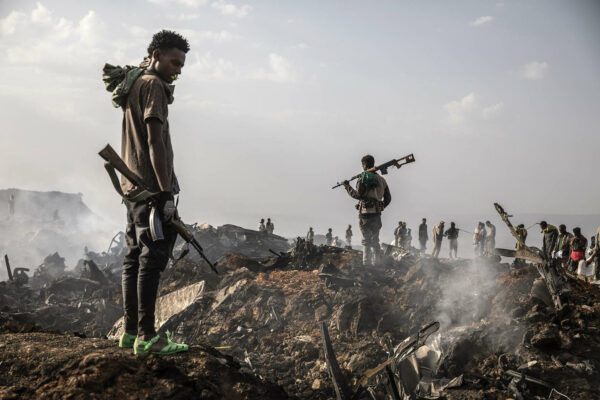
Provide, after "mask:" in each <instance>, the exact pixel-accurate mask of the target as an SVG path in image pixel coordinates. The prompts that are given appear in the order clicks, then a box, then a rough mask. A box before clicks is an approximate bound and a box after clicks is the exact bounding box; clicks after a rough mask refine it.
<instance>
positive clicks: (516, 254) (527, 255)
mask: <svg viewBox="0 0 600 400" xmlns="http://www.w3.org/2000/svg"><path fill="white" fill-rule="evenodd" d="M495 252H496V254H497V255H499V256H502V257H513V258H519V259H522V260H527V261H531V262H534V263H543V262H544V260H543V259H542V258H541V257H540V256H539V255H538V254H537V253H535V252H532V251H529V250H528V249H519V250H511V249H500V248H496V249H495Z"/></svg>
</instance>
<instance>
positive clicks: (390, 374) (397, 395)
mask: <svg viewBox="0 0 600 400" xmlns="http://www.w3.org/2000/svg"><path fill="white" fill-rule="evenodd" d="M385 373H386V374H387V378H388V385H389V387H390V392H392V398H393V399H394V400H402V398H401V397H400V392H398V385H397V384H396V378H395V377H394V373H393V372H392V369H391V368H390V366H389V365H387V366H386V367H385Z"/></svg>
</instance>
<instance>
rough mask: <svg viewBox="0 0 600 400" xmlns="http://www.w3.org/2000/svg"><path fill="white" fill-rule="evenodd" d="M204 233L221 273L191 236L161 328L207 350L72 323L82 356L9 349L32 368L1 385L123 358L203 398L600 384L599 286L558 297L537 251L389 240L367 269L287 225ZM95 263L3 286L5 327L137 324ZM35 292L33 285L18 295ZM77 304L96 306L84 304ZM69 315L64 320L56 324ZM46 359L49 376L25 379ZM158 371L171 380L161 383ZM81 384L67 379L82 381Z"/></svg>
mask: <svg viewBox="0 0 600 400" xmlns="http://www.w3.org/2000/svg"><path fill="white" fill-rule="evenodd" d="M195 234H196V237H197V239H198V241H199V242H200V243H201V244H202V245H203V246H204V248H205V251H206V253H207V255H208V256H209V258H211V259H218V270H219V275H216V274H214V273H213V272H212V271H211V270H210V269H209V268H208V266H207V265H204V262H203V261H200V260H199V259H198V258H197V257H196V255H195V254H194V251H193V250H192V251H189V252H187V251H186V249H185V246H184V245H183V244H181V243H180V244H178V246H177V248H176V252H175V258H176V260H177V261H175V262H173V263H172V265H171V266H170V267H169V268H168V269H167V270H166V271H165V273H164V275H163V278H162V281H161V287H160V289H159V290H160V293H159V294H160V295H161V297H160V298H159V300H158V302H157V328H159V330H160V331H166V330H170V331H171V332H173V335H174V338H175V340H176V341H177V340H181V341H183V342H186V343H189V344H191V345H193V346H195V347H193V349H195V350H193V351H192V352H191V354H189V355H185V354H184V355H179V356H175V357H171V358H169V357H167V358H165V359H159V358H156V357H150V358H148V359H142V360H139V359H134V358H132V357H130V356H124V355H122V353H118V351H117V350H116V349H115V348H114V347H115V345H114V342H110V341H106V340H100V339H77V338H74V337H72V336H60V335H57V336H52V339H51V340H49V345H52V346H58V347H60V348H61V350H62V351H65V352H67V353H68V352H69V351H71V350H69V349H70V348H71V347H73V346H75V345H74V344H73V343H80V345H79V346H80V347H78V348H79V350H77V351H79V353H77V352H75V354H74V356H73V357H71V360H72V361H71V362H70V363H67V362H66V361H65V362H61V363H60V368H58V367H57V366H56V365H55V364H51V365H46V366H45V367H41V366H37V364H35V363H36V362H38V361H39V360H34V359H33V358H32V357H33V356H31V355H23V354H21V355H19V357H21V358H20V360H21V361H19V364H18V365H17V361H16V359H17V356H16V355H15V354H13V355H12V356H11V357H13V358H7V357H8V356H6V355H2V356H1V357H3V358H0V362H1V363H3V366H5V365H8V366H9V368H10V369H11V371H21V372H19V374H21V375H19V374H17V375H15V376H19V377H20V378H18V379H20V380H18V379H17V378H2V379H4V380H3V381H1V382H0V390H8V389H2V387H5V388H6V387H9V388H10V390H11V391H13V392H15V393H17V392H18V390H23V393H28V394H33V393H36V391H39V390H41V388H43V387H45V388H47V389H44V390H50V389H48V388H50V386H52V388H53V389H52V390H59V386H58V385H57V384H54V383H51V382H54V381H56V379H57V377H58V376H60V377H61V378H60V379H62V381H61V382H74V381H77V379H76V378H75V377H77V376H79V375H81V374H83V373H88V372H86V371H88V369H86V368H89V369H90V371H96V372H90V376H91V377H95V376H96V375H94V374H100V373H101V372H98V371H100V370H102V368H100V366H101V365H107V368H108V369H109V370H111V371H122V370H125V371H130V372H127V373H129V375H127V373H126V375H125V376H126V377H125V378H123V379H132V376H133V375H135V373H134V372H133V371H134V370H136V368H138V369H140V370H142V371H146V372H144V374H145V375H144V376H145V377H146V379H148V382H147V384H148V385H155V386H156V387H160V388H170V389H169V390H174V391H173V392H169V393H170V395H173V396H175V394H177V395H180V394H179V393H182V394H181V396H184V395H183V394H185V395H188V397H189V396H191V397H193V396H192V395H191V393H203V392H202V390H208V391H209V392H206V393H212V394H214V395H215V396H217V395H223V393H224V392H223V391H221V392H219V391H218V390H217V389H215V387H216V386H219V385H218V384H215V385H214V387H213V386H210V385H211V382H217V381H219V380H220V379H228V380H227V381H223V382H221V383H220V384H221V386H219V387H221V388H232V387H233V388H237V389H231V390H234V391H235V393H234V392H232V393H234V395H231V397H228V396H225V398H244V396H246V398H265V399H271V398H285V394H284V391H285V393H287V394H288V395H289V396H291V397H293V398H297V399H331V398H336V397H337V398H338V399H350V398H355V399H359V398H365V399H384V398H393V399H401V398H409V397H411V398H429V399H432V398H447V399H498V400H499V399H507V398H514V399H536V398H537V399H548V398H554V399H565V398H568V399H571V400H575V399H590V398H597V397H600V384H599V383H598V382H600V372H599V371H600V302H599V300H600V288H598V287H597V286H594V285H590V284H587V283H585V282H582V281H578V280H576V279H571V278H568V279H570V281H569V285H570V295H569V298H568V300H566V301H565V305H564V307H562V308H560V310H557V309H556V308H555V307H554V305H553V304H552V302H551V301H547V300H545V299H544V298H543V296H539V295H538V294H537V290H538V289H536V286H535V285H534V281H535V280H536V279H537V278H538V277H539V273H538V270H537V268H536V267H535V266H534V265H533V264H525V265H522V266H521V267H520V268H519V269H513V268H511V267H510V265H509V264H506V263H501V262H500V261H499V259H498V257H490V258H486V257H481V258H477V259H474V260H437V259H432V258H429V257H427V256H422V255H420V254H419V253H418V252H417V251H415V250H414V249H410V250H402V249H399V248H396V247H394V246H386V247H385V255H384V256H383V258H382V260H381V263H380V265H379V266H377V267H363V266H362V264H361V253H360V252H358V251H355V250H351V249H342V248H336V247H330V246H315V245H312V244H311V243H307V242H306V241H304V240H303V239H301V238H299V239H297V240H296V241H295V243H294V246H293V247H292V248H291V249H289V246H290V245H289V242H288V241H287V240H286V239H284V238H280V237H277V236H265V235H263V234H260V233H258V232H256V231H248V230H245V229H242V228H237V227H233V226H230V225H226V226H224V227H219V228H216V229H215V228H212V227H210V226H208V225H205V226H201V227H197V228H195ZM90 265H92V264H91V263H89V262H88V263H87V268H88V270H87V275H86V276H85V277H66V278H64V277H63V278H60V279H59V280H55V281H53V282H52V283H51V284H49V285H47V286H46V287H42V288H41V289H40V290H39V291H33V290H31V289H28V288H27V287H20V288H18V289H17V288H16V285H15V284H12V283H0V296H4V297H2V299H5V298H17V301H13V303H11V304H12V305H8V306H7V305H5V304H8V303H5V302H3V303H2V304H3V306H2V307H3V309H2V310H0V312H2V313H1V314H0V330H2V329H4V330H10V331H14V330H15V328H14V327H15V326H16V327H20V328H19V329H21V330H24V331H31V330H35V328H34V327H33V324H34V323H36V324H38V325H41V326H42V327H44V328H51V329H56V330H59V331H63V332H74V331H80V332H82V333H84V334H85V335H87V336H94V337H101V336H102V335H105V334H106V335H107V336H108V338H109V339H113V340H114V339H115V338H116V337H118V335H119V334H120V332H121V329H122V327H121V323H120V322H119V321H117V320H118V318H119V317H120V292H119V291H120V286H119V282H118V280H119V276H118V275H115V276H116V278H113V277H111V276H110V275H108V274H107V273H106V270H103V267H104V266H103V265H96V267H97V268H94V267H93V266H92V267H90ZM94 265H95V264H94ZM99 271H100V272H99ZM98 273H100V275H98ZM100 276H103V277H104V278H105V281H103V282H100V281H102V280H103V279H102V278H101V277H100ZM90 282H93V283H90ZM20 290H22V291H24V293H27V294H26V295H22V296H21V297H16V296H18V294H16V293H17V292H18V291H20ZM532 291H533V295H532ZM24 298H29V299H30V300H26V301H22V300H21V299H24ZM28 301H29V302H30V303H31V304H30V305H28V304H29V303H28ZM102 301H104V304H105V305H104V307H105V309H101V308H100V306H99V304H101V302H102ZM40 302H42V303H43V304H45V307H47V308H42V310H43V311H39V312H38V311H31V310H29V311H28V310H27V307H30V306H31V307H32V308H34V307H39V304H40ZM46 303H48V304H46ZM80 305H81V306H80ZM92 305H93V307H95V308H93V309H92V308H91V307H92ZM19 307H21V309H19ZM75 307H80V308H78V309H79V310H81V308H82V307H83V308H85V307H88V308H87V310H88V311H85V312H76V311H75V310H73V312H72V311H70V310H71V308H75ZM113 311H114V313H113ZM27 312H29V313H30V315H27ZM58 313H61V314H60V318H58ZM84 314H85V315H89V316H90V318H91V320H85V319H83V318H82V315H84ZM23 315H27V318H25V317H24V316H23ZM61 319H62V320H63V321H64V325H61V324H62V323H63V322H58V321H54V322H53V321H52V320H61ZM92 320H93V322H92ZM108 320H111V321H110V323H107V321H108ZM80 321H84V323H83V329H80V328H79V325H78V323H80ZM24 323H29V325H27V324H24ZM113 323H114V325H113ZM19 324H20V325H19ZM52 324H55V325H52ZM67 326H68V327H70V328H71V329H68V328H67ZM111 326H112V328H111ZM10 327H13V328H10ZM73 327H77V329H74V328H73ZM92 327H93V329H91V328H92ZM42 335H44V334H42V333H28V334H19V335H17V334H14V333H10V334H3V336H5V337H4V338H3V340H2V342H3V343H8V341H9V340H11V341H16V340H19V338H20V340H22V341H23V342H24V343H29V344H28V345H30V346H37V344H36V343H38V342H39V341H41V340H42V337H43V336H42ZM80 336H83V335H80ZM86 340H87V341H90V342H85V341H86ZM78 341H79V342H78ZM63 342H64V343H63ZM67 342H68V343H67ZM11 343H12V342H11ZM86 343H87V344H86ZM85 346H88V347H89V346H93V347H96V349H95V350H94V353H98V354H95V355H94V357H92V359H93V360H91V359H87V358H86V357H85V354H86V352H84V350H83V348H84V347H85ZM75 347H77V346H75ZM7 348H8V345H7ZM212 348H214V349H217V350H214V349H212ZM198 351H199V352H201V353H202V354H203V356H202V357H204V358H202V360H199V359H198V358H197V357H199V356H198ZM89 352H90V351H89V348H88V350H87V353H89ZM33 353H35V352H33ZM205 358H209V359H210V360H212V361H210V362H214V361H215V360H219V359H225V360H228V361H226V362H225V363H224V364H223V365H224V367H222V368H225V370H226V371H230V372H227V374H222V375H217V374H216V373H215V372H214V371H209V370H210V368H206V367H205V366H206V365H208V364H210V362H209V361H206V360H205ZM86 360H87V361H86ZM233 360H237V361H235V362H234V361H233ZM30 362H31V363H32V364H31V365H29V363H30ZM40 362H41V363H42V365H44V361H40ZM236 362H237V363H239V364H235V363H236ZM217 363H218V361H217ZM234 364H235V367H234V366H233V365H234ZM28 365H29V366H28ZM215 365H216V364H215ZM36 366H37V367H36ZM34 367H35V368H38V369H37V371H38V372H36V373H37V374H38V375H39V377H38V378H37V379H38V380H35V381H34V380H32V379H29V378H27V379H29V380H27V379H26V378H24V377H23V376H24V374H25V372H31V371H32V370H33V368H34ZM43 368H46V369H43ZM61 368H62V370H61ZM65 368H66V369H65ZM203 368H204V369H203ZM42 369H43V370H42ZM50 369H52V370H53V372H49V371H50ZM55 370H56V371H62V372H59V373H58V372H56V371H55ZM157 371H166V376H167V377H166V378H162V379H163V381H161V380H160V379H161V378H160V377H159V376H160V374H158V372H157ZM120 373H121V372H115V374H120ZM44 374H47V375H48V377H47V379H46V380H44V378H43V377H44V376H45V375H44ZM9 375H10V374H9ZM114 376H116V375H113V378H114ZM178 377H184V378H181V380H178V379H179V378H178ZM200 377H202V379H199V378H200ZM113 378H110V379H113ZM11 379H13V380H11ZM15 379H16V380H15ZM90 379H91V378H90ZM110 379H108V378H105V377H103V376H101V377H97V380H98V381H99V382H103V383H102V384H103V385H106V386H107V388H108V389H107V390H109V391H110V390H117V388H116V386H117V384H116V383H114V382H113V383H109V381H110ZM169 379H174V380H178V382H179V383H175V382H174V381H172V380H171V381H169ZM230 379H240V382H241V383H240V385H237V386H236V382H233V381H231V380H230ZM91 380H93V379H91ZM165 380H166V381H165ZM111 382H112V381H111ZM267 382H268V383H267ZM86 384H87V383H80V384H79V385H83V386H80V387H88V386H85V385H86ZM90 384H91V383H90ZM19 385H20V386H19ZM44 385H45V386H44ZM48 385H50V386H48ZM73 385H74V386H68V385H67V387H72V388H73V389H72V390H75V389H74V387H75V386H77V385H75V384H73ZM161 385H162V386H161ZM244 385H246V386H244ZM17 387H20V388H21V389H16V388H17ZM261 387H262V388H263V389H260V388H261ZM244 388H246V389H247V392H243V390H246V389H244ZM267 388H268V389H267ZM61 390H62V389H61ZM65 390H66V389H65ZM69 390H71V389H69ZM161 390H162V389H161ZM165 390H167V389H165ZM193 390H196V391H195V392H194V391H193ZM223 390H230V389H223ZM260 390H263V391H262V392H260ZM265 390H267V391H266V392H265ZM186 391H187V392H186ZM0 393H2V392H0ZM7 393H8V392H7ZM11 393H12V392H11ZM57 393H58V392H57ZM62 393H67V392H62ZM111 393H112V392H111ZM114 393H116V394H115V396H118V395H119V394H118V392H114ZM140 393H142V392H140ZM164 393H167V392H164ZM242 393H246V394H242ZM170 395H167V394H165V396H163V397H169V396H170ZM196 396H197V395H196ZM260 396H263V397H260ZM278 396H279V397H278ZM386 396H387V397H386ZM390 396H391V397H390ZM549 396H552V397H549ZM59 397H60V396H59ZM123 397H127V396H123ZM140 397H143V396H140ZM158 397H161V396H158ZM206 397H207V398H211V397H210V396H208V395H207V396H206ZM182 398H183V397H182Z"/></svg>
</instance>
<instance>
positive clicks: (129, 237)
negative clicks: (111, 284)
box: [119, 30, 189, 354]
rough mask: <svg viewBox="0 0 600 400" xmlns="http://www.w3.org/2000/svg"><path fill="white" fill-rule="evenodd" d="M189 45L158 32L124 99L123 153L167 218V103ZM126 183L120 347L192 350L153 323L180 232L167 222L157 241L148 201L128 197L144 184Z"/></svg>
mask: <svg viewBox="0 0 600 400" xmlns="http://www.w3.org/2000/svg"><path fill="white" fill-rule="evenodd" d="M188 51H189V44H188V42H187V40H186V39H184V38H183V37H182V36H180V35H179V34H177V33H175V32H172V31H167V30H163V31H160V32H158V33H157V34H155V35H154V36H153V38H152V42H151V43H150V46H149V47H148V57H149V58H150V61H149V65H148V66H147V67H146V69H145V70H144V71H143V72H142V73H141V75H140V76H139V77H138V78H137V80H136V81H135V82H134V83H133V85H132V87H131V89H130V91H129V95H128V96H127V99H126V100H125V101H124V103H123V104H122V108H123V133H122V141H121V152H122V158H123V160H124V161H125V163H126V164H127V166H128V167H129V168H130V169H131V170H132V171H133V172H135V173H136V174H138V175H139V177H140V178H142V180H143V181H145V182H146V183H147V184H149V185H150V186H151V189H152V191H153V192H159V193H158V194H157V195H156V198H155V199H154V207H156V210H157V211H158V212H159V213H160V216H161V219H162V221H164V222H168V221H170V220H171V219H172V218H174V216H175V214H176V211H177V208H176V206H175V203H174V195H175V194H177V193H179V185H178V182H177V178H176V176H175V173H174V170H173V148H172V145H171V134H170V130H169V120H168V105H169V104H171V103H172V102H173V87H172V85H171V83H172V82H173V81H174V80H175V79H177V77H178V75H179V74H181V69H182V68H183V65H184V63H185V55H186V53H187V52H188ZM121 187H122V189H123V193H125V197H126V199H125V200H124V202H125V205H126V207H127V228H126V231H125V232H126V242H127V255H126V256H125V260H124V261H123V308H124V314H125V315H124V328H125V332H124V333H123V335H122V336H121V338H120V340H119V347H124V348H133V349H134V353H135V354H143V353H152V354H172V353H177V352H180V351H187V350H188V346H187V345H185V344H177V343H173V342H172V341H171V339H170V335H169V334H167V335H164V334H157V333H156V330H155V328H154V323H155V320H154V312H155V303H156V295H157V291H158V284H159V280H160V274H161V272H162V271H163V270H164V269H165V267H166V265H167V261H168V260H169V256H170V254H171V250H172V248H173V245H174V244H175V239H176V238H177V232H176V231H175V229H174V228H173V227H172V226H170V225H169V224H164V226H163V234H164V239H162V240H157V241H153V240H152V238H151V234H150V228H149V218H150V211H151V207H150V204H149V202H148V201H138V202H133V201H130V200H128V199H127V198H131V196H134V195H136V194H137V193H139V192H140V191H141V188H138V187H136V186H134V184H132V183H131V182H129V181H128V180H127V178H125V177H122V181H121Z"/></svg>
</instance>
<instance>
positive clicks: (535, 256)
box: [494, 203, 570, 311]
mask: <svg viewBox="0 0 600 400" xmlns="http://www.w3.org/2000/svg"><path fill="white" fill-rule="evenodd" d="M494 207H495V208H496V211H498V214H500V217H501V218H502V220H503V221H504V223H505V224H506V226H508V229H509V230H510V233H511V234H512V235H513V236H514V237H515V239H517V242H518V243H519V247H520V248H519V250H517V251H515V253H514V257H517V258H522V259H524V260H530V261H533V262H534V263H535V266H536V268H537V270H538V272H539V273H540V276H541V277H542V279H543V280H544V283H545V284H546V287H547V289H548V292H549V294H550V296H551V298H552V302H553V303H554V308H555V309H556V310H557V311H560V310H561V309H562V308H563V307H564V304H563V299H562V298H561V297H562V296H564V295H566V294H568V293H569V292H570V288H569V285H568V283H567V282H566V280H565V279H564V278H563V276H562V275H561V274H560V273H559V272H558V268H557V264H558V261H557V260H556V259H548V258H547V257H546V255H545V254H543V253H542V252H541V251H540V249H538V248H536V247H529V246H527V245H525V243H523V242H522V241H521V238H520V237H519V235H518V234H517V231H516V230H515V228H514V226H513V225H512V223H511V222H510V219H509V218H510V217H511V216H510V215H508V213H507V212H506V211H505V210H504V208H502V206H501V205H500V204H498V203H494ZM496 251H497V252H498V249H497V250H496ZM501 253H504V254H509V251H508V250H501V251H500V252H498V254H500V255H502V254H501ZM509 257H510V256H509Z"/></svg>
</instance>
